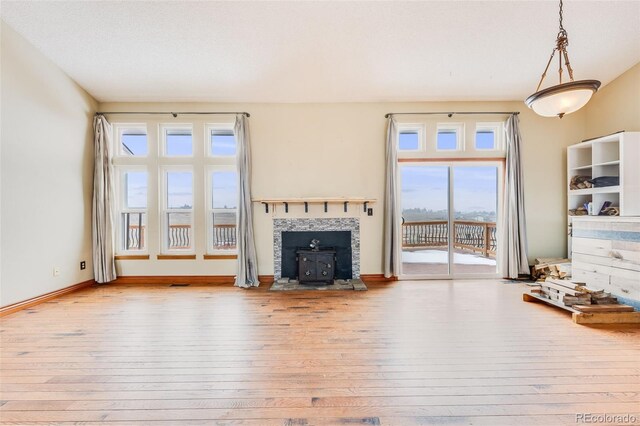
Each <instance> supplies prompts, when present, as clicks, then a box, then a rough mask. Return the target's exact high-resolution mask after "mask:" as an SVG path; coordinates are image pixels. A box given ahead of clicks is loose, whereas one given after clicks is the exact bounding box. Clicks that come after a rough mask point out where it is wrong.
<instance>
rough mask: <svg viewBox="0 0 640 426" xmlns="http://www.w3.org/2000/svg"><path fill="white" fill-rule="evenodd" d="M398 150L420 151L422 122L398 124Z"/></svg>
mask: <svg viewBox="0 0 640 426" xmlns="http://www.w3.org/2000/svg"><path fill="white" fill-rule="evenodd" d="M398 128H399V132H398V151H409V152H410V151H420V150H422V148H423V147H424V133H425V132H424V125H423V124H404V123H403V124H399V125H398Z"/></svg>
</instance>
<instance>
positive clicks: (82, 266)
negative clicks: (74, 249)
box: [80, 260, 87, 270]
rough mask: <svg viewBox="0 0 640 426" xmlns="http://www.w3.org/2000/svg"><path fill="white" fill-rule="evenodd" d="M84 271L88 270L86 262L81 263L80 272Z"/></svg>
mask: <svg viewBox="0 0 640 426" xmlns="http://www.w3.org/2000/svg"><path fill="white" fill-rule="evenodd" d="M83 269H87V262H86V261H84V260H83V261H81V262H80V270H83Z"/></svg>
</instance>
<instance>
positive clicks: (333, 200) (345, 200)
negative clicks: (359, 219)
mask: <svg viewBox="0 0 640 426" xmlns="http://www.w3.org/2000/svg"><path fill="white" fill-rule="evenodd" d="M253 202H254V203H262V204H264V208H265V212H266V213H269V205H272V206H273V205H276V204H284V209H285V212H286V213H288V212H289V204H304V211H305V212H308V211H309V204H324V211H325V212H326V211H327V206H328V205H329V204H342V205H344V211H345V212H346V211H347V208H348V205H349V204H362V206H363V211H364V212H366V211H367V205H368V204H370V203H371V204H373V203H375V202H376V199H375V198H366V197H290V198H254V199H253Z"/></svg>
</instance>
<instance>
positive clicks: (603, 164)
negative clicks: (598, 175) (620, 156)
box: [571, 160, 620, 170]
mask: <svg viewBox="0 0 640 426" xmlns="http://www.w3.org/2000/svg"><path fill="white" fill-rule="evenodd" d="M619 164H620V160H615V161H606V162H604V163H597V164H589V165H588V166H580V167H572V168H571V170H587V169H592V168H594V167H599V166H617V165H619Z"/></svg>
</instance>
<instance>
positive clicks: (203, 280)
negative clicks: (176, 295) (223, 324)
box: [106, 275, 236, 285]
mask: <svg viewBox="0 0 640 426" xmlns="http://www.w3.org/2000/svg"><path fill="white" fill-rule="evenodd" d="M235 282H236V276H235V275H149V276H146V275H135V276H134V275H132V276H122V277H118V278H116V279H115V280H114V281H111V282H110V283H108V284H106V285H113V284H217V285H223V284H231V285H233V284H234V283H235Z"/></svg>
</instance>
